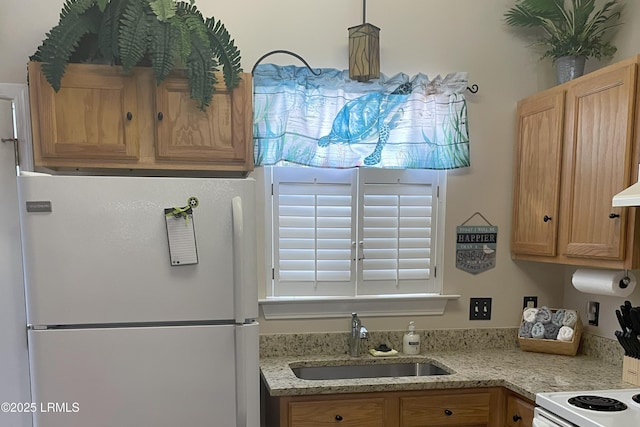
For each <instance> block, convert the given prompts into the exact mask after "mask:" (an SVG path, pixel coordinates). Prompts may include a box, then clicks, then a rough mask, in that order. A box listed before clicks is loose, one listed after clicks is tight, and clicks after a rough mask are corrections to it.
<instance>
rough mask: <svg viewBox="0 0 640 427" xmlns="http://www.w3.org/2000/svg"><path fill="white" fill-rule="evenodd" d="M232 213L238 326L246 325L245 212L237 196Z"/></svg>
mask: <svg viewBox="0 0 640 427" xmlns="http://www.w3.org/2000/svg"><path fill="white" fill-rule="evenodd" d="M231 212H232V217H233V231H232V232H233V301H234V307H233V308H234V310H233V312H234V317H235V321H236V323H238V324H241V323H244V321H245V316H244V302H245V295H244V288H245V283H244V263H243V260H244V259H243V252H244V251H243V249H244V248H243V244H244V212H243V209H242V198H241V197H240V196H236V197H234V198H233V199H232V200H231Z"/></svg>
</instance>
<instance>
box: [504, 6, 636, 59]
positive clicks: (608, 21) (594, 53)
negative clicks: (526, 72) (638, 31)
mask: <svg viewBox="0 0 640 427" xmlns="http://www.w3.org/2000/svg"><path fill="white" fill-rule="evenodd" d="M565 3H567V2H566V1H565V0H516V5H515V6H514V7H512V8H511V9H509V11H507V13H505V15H504V18H505V22H506V23H507V24H508V25H511V26H514V27H526V28H531V29H533V30H534V31H535V32H536V33H538V34H539V35H540V33H541V35H540V37H539V39H538V42H537V45H540V46H543V47H544V48H545V49H546V51H545V52H544V55H543V56H542V58H552V59H553V60H554V61H555V60H556V59H558V58H560V57H563V56H584V57H586V58H590V57H595V58H597V59H601V58H603V57H604V58H609V57H611V56H613V54H614V53H615V52H616V50H617V49H616V47H615V46H614V45H612V44H611V42H610V41H609V40H607V39H606V38H605V36H606V35H608V33H609V30H611V29H612V28H613V27H615V26H617V25H620V24H619V22H618V20H619V18H620V16H621V10H622V7H623V5H622V4H621V3H620V2H619V1H616V0H614V1H607V2H606V3H604V4H603V5H602V7H601V8H599V9H598V10H596V0H570V1H569V2H568V4H569V5H568V7H567V6H566V5H565Z"/></svg>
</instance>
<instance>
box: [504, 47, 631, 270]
mask: <svg viewBox="0 0 640 427" xmlns="http://www.w3.org/2000/svg"><path fill="white" fill-rule="evenodd" d="M638 63H640V56H636V57H633V58H629V59H626V60H624V61H620V62H618V63H616V64H612V65H609V66H607V67H605V68H602V69H600V70H596V71H593V72H592V73H589V74H586V75H584V76H582V77H579V78H577V79H575V80H571V81H569V82H567V83H564V84H562V85H559V86H556V87H555V88H553V89H550V90H547V91H545V92H541V93H540V94H537V95H533V96H531V97H529V98H527V99H525V100H522V101H521V102H520V103H519V104H518V125H517V143H516V156H515V167H514V197H513V228H512V235H511V253H512V257H513V258H514V259H521V260H529V261H544V262H553V263H561V264H571V265H585V266H591V267H600V268H615V269H622V268H624V269H632V268H638V267H640V222H639V218H638V215H637V213H636V212H637V208H635V207H630V208H627V207H624V208H613V207H612V198H613V195H614V194H616V193H618V192H620V191H622V190H623V189H625V188H627V187H628V186H629V185H630V184H631V183H633V182H635V181H637V176H638V163H639V162H640V128H638V124H637V122H638V118H639V117H640V116H639V115H638V110H639V109H640V105H639V104H640V103H639V102H638V99H637V98H638V93H639V91H640V84H639V83H638V78H637V68H638ZM563 100H564V101H563ZM545 159H546V160H545ZM558 177H559V180H558ZM548 212H553V213H551V214H550V213H548ZM545 215H546V216H547V217H550V218H548V220H547V222H546V223H545V222H544V217H545ZM541 219H542V222H541Z"/></svg>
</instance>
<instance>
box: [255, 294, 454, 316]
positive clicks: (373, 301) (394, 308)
mask: <svg viewBox="0 0 640 427" xmlns="http://www.w3.org/2000/svg"><path fill="white" fill-rule="evenodd" d="M459 298H460V295H424V294H420V295H402V296H393V295H387V296H376V297H370V296H367V297H355V298H353V297H327V298H322V299H318V298H278V297H272V298H266V299H261V300H259V301H258V303H259V305H260V307H261V308H262V313H263V315H264V318H265V319H267V320H274V319H314V318H335V317H348V316H350V315H351V313H353V312H357V313H358V316H360V317H371V316H427V315H428V316H440V315H442V314H444V310H445V307H446V305H447V301H448V300H454V299H459Z"/></svg>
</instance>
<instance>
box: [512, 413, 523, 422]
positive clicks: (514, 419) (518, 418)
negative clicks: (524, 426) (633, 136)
mask: <svg viewBox="0 0 640 427" xmlns="http://www.w3.org/2000/svg"><path fill="white" fill-rule="evenodd" d="M521 419H522V417H521V416H520V415H518V414H515V415H514V416H513V422H515V423H517V422H518V421H520V420H521Z"/></svg>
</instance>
